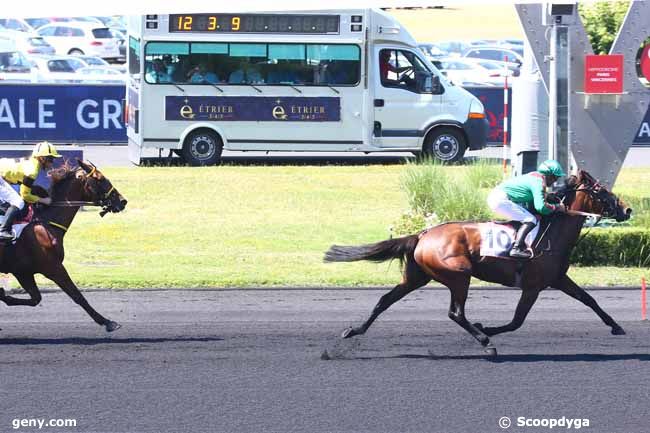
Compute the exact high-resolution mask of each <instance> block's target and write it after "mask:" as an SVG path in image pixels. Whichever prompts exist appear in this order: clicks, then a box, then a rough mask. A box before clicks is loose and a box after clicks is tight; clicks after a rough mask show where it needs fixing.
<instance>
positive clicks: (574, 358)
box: [333, 353, 650, 363]
mask: <svg viewBox="0 0 650 433" xmlns="http://www.w3.org/2000/svg"><path fill="white" fill-rule="evenodd" d="M333 359H335V360H341V361H353V360H359V361H377V360H385V359H426V360H431V361H457V360H468V361H471V360H485V361H490V362H495V363H500V362H547V361H553V362H603V361H628V360H636V361H650V354H647V353H625V354H600V353H572V354H553V355H552V354H544V355H541V354H528V355H499V356H497V357H490V356H487V355H434V354H429V355H417V354H405V355H393V356H357V357H349V358H338V359H337V358H333Z"/></svg>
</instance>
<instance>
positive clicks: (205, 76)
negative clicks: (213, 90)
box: [189, 63, 221, 84]
mask: <svg viewBox="0 0 650 433" xmlns="http://www.w3.org/2000/svg"><path fill="white" fill-rule="evenodd" d="M189 75H190V82H191V83H212V84H215V83H220V82H221V80H220V79H219V77H218V76H217V74H215V73H214V72H212V71H209V70H208V67H207V66H206V64H205V63H199V64H198V66H196V67H194V69H192V70H191V71H190V73H189Z"/></svg>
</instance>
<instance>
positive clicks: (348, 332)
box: [341, 328, 356, 338]
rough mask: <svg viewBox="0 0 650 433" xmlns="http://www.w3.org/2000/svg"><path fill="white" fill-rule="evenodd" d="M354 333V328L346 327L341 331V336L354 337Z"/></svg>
mask: <svg viewBox="0 0 650 433" xmlns="http://www.w3.org/2000/svg"><path fill="white" fill-rule="evenodd" d="M355 335H356V334H355V333H354V329H352V328H347V329H346V330H345V331H343V333H342V334H341V338H350V337H354V336H355Z"/></svg>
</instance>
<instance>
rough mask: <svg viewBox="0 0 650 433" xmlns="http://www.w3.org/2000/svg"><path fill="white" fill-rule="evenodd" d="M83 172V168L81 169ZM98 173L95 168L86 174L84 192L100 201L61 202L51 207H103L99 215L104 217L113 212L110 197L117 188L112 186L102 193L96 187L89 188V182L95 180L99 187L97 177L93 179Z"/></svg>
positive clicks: (54, 203) (56, 202)
mask: <svg viewBox="0 0 650 433" xmlns="http://www.w3.org/2000/svg"><path fill="white" fill-rule="evenodd" d="M79 170H81V168H79ZM95 172H97V167H95V166H93V168H92V170H91V171H90V172H89V173H86V174H85V175H84V179H85V180H86V181H85V182H84V190H86V191H89V192H90V193H91V194H92V195H94V196H95V197H99V199H98V200H96V201H83V200H60V201H55V202H52V203H50V206H55V207H79V206H97V207H101V208H102V210H101V211H100V212H99V215H100V216H101V217H103V216H104V215H106V214H107V213H109V212H111V209H110V206H111V203H110V202H111V199H110V196H111V194H113V192H114V191H115V187H114V186H113V185H111V188H110V189H109V190H108V191H106V192H104V193H100V192H98V191H97V188H96V187H91V188H88V186H89V183H90V182H88V181H89V180H94V182H93V184H94V185H97V184H98V183H99V180H98V179H97V178H95V177H93V174H95Z"/></svg>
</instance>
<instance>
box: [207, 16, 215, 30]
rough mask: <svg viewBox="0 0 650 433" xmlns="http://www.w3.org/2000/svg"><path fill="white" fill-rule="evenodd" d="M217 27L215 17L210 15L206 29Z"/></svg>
mask: <svg viewBox="0 0 650 433" xmlns="http://www.w3.org/2000/svg"><path fill="white" fill-rule="evenodd" d="M216 28H217V17H210V22H209V23H208V30H215V29H216Z"/></svg>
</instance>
